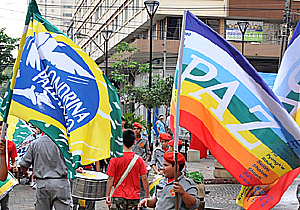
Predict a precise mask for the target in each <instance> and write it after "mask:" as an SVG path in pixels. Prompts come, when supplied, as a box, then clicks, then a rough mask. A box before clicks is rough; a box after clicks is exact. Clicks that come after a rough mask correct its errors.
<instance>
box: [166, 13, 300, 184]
mask: <svg viewBox="0 0 300 210" xmlns="http://www.w3.org/2000/svg"><path fill="white" fill-rule="evenodd" d="M183 36H184V45H182V47H183V53H182V54H180V56H182V57H180V56H179V58H178V60H179V59H182V60H183V61H182V71H183V72H182V74H181V75H178V71H177V69H178V68H179V66H178V65H177V68H176V73H175V83H174V92H173V97H172V102H171V120H170V122H171V128H172V129H174V119H175V117H176V116H175V113H176V112H175V107H176V105H177V103H176V100H175V99H176V94H177V93H178V92H180V116H179V122H180V123H179V125H180V126H182V127H184V128H186V129H187V130H189V131H190V132H191V133H192V134H194V135H196V137H197V138H198V139H200V140H201V141H202V142H203V143H204V145H205V146H206V147H207V148H208V149H209V150H210V151H211V153H212V154H213V156H214V157H215V158H216V159H217V160H218V161H219V162H220V163H221V164H222V165H223V166H224V168H225V169H226V170H227V171H228V172H229V173H230V174H231V175H232V176H233V177H234V178H236V179H237V180H238V182H239V183H241V184H243V185H248V186H253V185H262V184H271V183H273V182H274V181H276V180H277V179H278V178H279V177H282V176H283V175H284V174H286V173H287V172H289V171H292V170H293V169H295V168H297V167H299V166H300V161H299V155H300V144H299V142H298V139H299V137H300V136H299V135H300V129H299V126H298V125H297V124H296V123H295V121H294V120H293V118H292V117H291V116H290V115H289V114H288V112H287V111H286V110H285V108H284V107H283V106H282V104H281V102H280V101H279V99H278V98H277V97H276V96H275V95H274V93H273V92H272V90H271V89H270V88H269V87H268V86H267V84H266V83H265V82H264V81H263V79H262V78H261V77H260V76H259V74H258V73H257V72H256V71H255V69H254V68H253V67H252V66H251V65H250V63H249V62H248V61H247V60H246V59H245V58H244V57H243V56H242V55H241V54H240V53H239V52H238V51H237V50H236V49H235V48H234V47H233V46H231V45H230V44H229V43H228V42H227V41H226V40H224V39H223V38H222V37H221V36H220V35H219V34H217V33H216V32H215V31H213V30H212V29H211V28H209V27H208V26H207V25H205V24H204V23H203V22H201V21H200V20H199V19H198V18H197V17H196V16H194V15H193V14H191V13H190V12H187V15H186V25H185V33H184V34H183ZM179 77H181V81H182V83H181V90H177V87H178V85H179V84H178V83H177V81H178V78H179Z"/></svg>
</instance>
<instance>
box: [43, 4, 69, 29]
mask: <svg viewBox="0 0 300 210" xmlns="http://www.w3.org/2000/svg"><path fill="white" fill-rule="evenodd" d="M38 7H39V10H40V12H41V14H42V15H43V17H45V18H46V20H48V21H49V22H50V23H51V24H53V25H55V26H56V27H57V28H58V29H59V30H61V31H62V32H64V33H66V32H67V29H68V28H69V25H70V21H71V19H72V16H73V11H74V0H39V1H38Z"/></svg>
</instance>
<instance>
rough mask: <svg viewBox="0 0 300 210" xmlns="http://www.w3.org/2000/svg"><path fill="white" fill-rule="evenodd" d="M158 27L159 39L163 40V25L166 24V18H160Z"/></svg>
mask: <svg viewBox="0 0 300 210" xmlns="http://www.w3.org/2000/svg"><path fill="white" fill-rule="evenodd" d="M159 26H160V28H159V36H160V37H159V39H161V40H163V39H164V36H165V26H166V19H162V20H160V24H159Z"/></svg>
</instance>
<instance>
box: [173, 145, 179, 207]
mask: <svg viewBox="0 0 300 210" xmlns="http://www.w3.org/2000/svg"><path fill="white" fill-rule="evenodd" d="M174 155H175V158H174V159H175V182H178V152H177V151H176V152H175V153H174ZM175 209H176V210H178V209H179V206H178V193H175Z"/></svg>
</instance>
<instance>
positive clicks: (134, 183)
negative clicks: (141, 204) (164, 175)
mask: <svg viewBox="0 0 300 210" xmlns="http://www.w3.org/2000/svg"><path fill="white" fill-rule="evenodd" d="M133 156H134V152H124V153H123V157H121V158H112V159H111V160H110V162H109V165H108V169H107V175H108V176H111V177H114V181H115V183H114V186H116V184H117V183H118V182H119V180H120V178H121V176H122V174H123V173H124V171H125V170H126V168H127V166H128V165H129V163H130V161H131V159H132V158H133ZM139 174H140V175H141V176H142V175H144V174H147V168H146V164H145V162H144V160H143V159H142V158H141V157H139V158H138V159H137V161H136V162H135V164H134V166H133V167H132V169H131V171H130V172H129V173H128V175H127V177H126V178H125V179H124V181H123V182H122V184H121V185H120V186H119V187H118V188H117V189H116V190H115V191H114V193H113V195H112V197H121V198H126V199H140V179H139Z"/></svg>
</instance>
